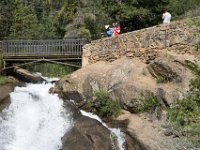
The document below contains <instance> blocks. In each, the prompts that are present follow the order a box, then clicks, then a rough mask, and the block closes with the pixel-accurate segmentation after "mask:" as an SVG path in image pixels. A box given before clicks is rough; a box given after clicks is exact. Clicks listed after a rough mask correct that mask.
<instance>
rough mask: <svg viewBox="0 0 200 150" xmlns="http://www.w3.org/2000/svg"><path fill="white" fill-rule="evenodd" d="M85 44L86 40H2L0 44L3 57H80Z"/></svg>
mask: <svg viewBox="0 0 200 150" xmlns="http://www.w3.org/2000/svg"><path fill="white" fill-rule="evenodd" d="M85 44H87V39H84V38H67V39H48V40H3V41H1V43H0V45H2V52H3V54H4V56H27V55H28V56H41V55H42V56H46V55H81V54H82V47H83V45H85ZM0 48H1V46H0Z"/></svg>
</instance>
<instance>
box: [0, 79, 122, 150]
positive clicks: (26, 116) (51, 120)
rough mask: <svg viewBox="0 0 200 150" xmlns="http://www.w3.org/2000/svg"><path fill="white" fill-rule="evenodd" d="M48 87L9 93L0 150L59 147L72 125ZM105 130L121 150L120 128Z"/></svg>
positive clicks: (32, 86) (0, 127)
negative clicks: (9, 102)
mask: <svg viewBox="0 0 200 150" xmlns="http://www.w3.org/2000/svg"><path fill="white" fill-rule="evenodd" d="M46 79H47V78H46ZM53 80H54V79H53ZM51 87H53V84H51V83H47V84H45V83H42V84H30V83H27V84H26V86H25V87H16V88H15V90H14V92H12V93H11V94H10V98H11V104H10V105H9V107H8V108H6V109H4V110H3V111H2V112H0V150H59V149H60V148H61V146H62V142H61V138H62V137H63V136H64V134H65V133H66V132H67V131H69V130H70V129H71V128H72V127H73V124H74V122H73V119H72V118H71V112H67V110H66V108H64V107H63V101H62V100H61V99H59V97H58V95H57V94H49V92H48V91H49V89H50V88H51ZM81 113H82V115H85V116H88V117H90V118H93V119H96V120H98V121H100V122H101V123H102V124H103V125H104V126H106V124H105V123H103V122H102V121H101V119H100V118H99V117H98V116H96V115H94V114H92V113H87V112H84V111H82V110H81ZM106 127H107V126H106ZM108 129H109V130H110V131H111V134H114V135H116V136H117V141H118V146H119V148H120V150H123V149H124V148H123V143H124V141H125V140H124V134H123V133H122V132H121V131H120V130H119V129H111V128H108Z"/></svg>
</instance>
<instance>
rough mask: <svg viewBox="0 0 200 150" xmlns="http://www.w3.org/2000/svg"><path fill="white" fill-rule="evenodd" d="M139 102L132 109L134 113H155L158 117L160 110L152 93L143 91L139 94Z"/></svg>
mask: <svg viewBox="0 0 200 150" xmlns="http://www.w3.org/2000/svg"><path fill="white" fill-rule="evenodd" d="M140 101H141V102H140V103H138V105H137V104H136V106H135V107H134V108H133V109H134V112H135V113H143V112H149V113H155V114H157V115H158V116H159V114H160V112H159V111H161V109H160V106H161V105H160V103H159V100H158V98H157V97H156V95H155V94H154V93H153V92H150V91H144V92H142V93H141V100H140Z"/></svg>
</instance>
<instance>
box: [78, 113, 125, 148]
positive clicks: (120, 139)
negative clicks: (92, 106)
mask: <svg viewBox="0 0 200 150" xmlns="http://www.w3.org/2000/svg"><path fill="white" fill-rule="evenodd" d="M81 114H82V115H84V116H87V117H90V118H92V119H96V120H98V121H99V122H101V123H102V125H103V126H105V127H106V128H108V126H107V125H106V124H105V123H104V122H102V120H101V119H100V118H99V117H98V116H97V115H95V114H93V113H90V112H86V111H83V110H81ZM108 129H109V130H110V131H111V134H114V135H116V136H117V142H118V146H119V148H120V150H124V146H123V144H124V142H125V138H124V134H123V133H122V132H121V131H120V129H117V128H108Z"/></svg>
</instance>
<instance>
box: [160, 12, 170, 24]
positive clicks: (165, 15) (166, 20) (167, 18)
mask: <svg viewBox="0 0 200 150" xmlns="http://www.w3.org/2000/svg"><path fill="white" fill-rule="evenodd" d="M171 18H172V16H171V14H170V13H169V12H168V11H165V12H164V13H163V15H162V19H163V24H169V23H170V21H171Z"/></svg>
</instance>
